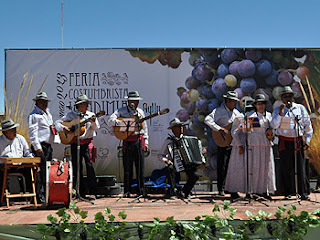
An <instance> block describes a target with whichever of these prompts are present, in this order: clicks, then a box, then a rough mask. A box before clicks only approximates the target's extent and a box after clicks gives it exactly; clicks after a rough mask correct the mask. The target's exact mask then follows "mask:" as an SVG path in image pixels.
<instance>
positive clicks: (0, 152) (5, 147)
mask: <svg viewBox="0 0 320 240" xmlns="http://www.w3.org/2000/svg"><path fill="white" fill-rule="evenodd" d="M0 157H10V158H21V157H33V154H32V152H31V149H30V147H29V145H28V143H27V140H26V139H25V138H24V137H23V136H22V135H20V134H17V136H16V137H15V138H14V139H12V140H10V139H8V138H7V137H6V136H5V135H4V134H2V135H1V136H0Z"/></svg>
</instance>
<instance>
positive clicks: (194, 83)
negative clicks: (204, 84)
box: [185, 77, 201, 89]
mask: <svg viewBox="0 0 320 240" xmlns="http://www.w3.org/2000/svg"><path fill="white" fill-rule="evenodd" d="M185 84H186V87H187V88H188V89H197V87H198V86H199V85H200V84H201V82H200V81H199V80H197V79H195V78H193V77H188V78H187V80H186V83H185Z"/></svg>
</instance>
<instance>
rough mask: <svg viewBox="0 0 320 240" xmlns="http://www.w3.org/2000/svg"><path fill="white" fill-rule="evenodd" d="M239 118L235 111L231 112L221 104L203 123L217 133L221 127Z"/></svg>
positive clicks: (239, 115) (237, 112) (238, 113)
mask: <svg viewBox="0 0 320 240" xmlns="http://www.w3.org/2000/svg"><path fill="white" fill-rule="evenodd" d="M241 116H242V115H241V114H240V112H239V111H238V110H237V109H233V110H232V111H231V110H230V109H229V108H228V107H227V106H226V105H225V103H223V104H221V106H220V107H218V108H216V109H213V111H212V112H211V113H210V114H209V115H207V116H206V118H205V119H204V123H205V124H207V125H208V126H209V127H210V128H212V129H213V130H214V131H217V132H218V131H219V130H220V129H221V127H222V126H226V125H228V124H230V123H232V122H233V121H234V119H235V118H236V117H241Z"/></svg>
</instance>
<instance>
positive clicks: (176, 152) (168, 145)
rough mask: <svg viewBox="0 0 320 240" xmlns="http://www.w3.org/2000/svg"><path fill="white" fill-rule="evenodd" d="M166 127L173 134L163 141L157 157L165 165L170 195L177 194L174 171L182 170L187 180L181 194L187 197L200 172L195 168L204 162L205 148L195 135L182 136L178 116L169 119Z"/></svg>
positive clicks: (181, 124)
mask: <svg viewBox="0 0 320 240" xmlns="http://www.w3.org/2000/svg"><path fill="white" fill-rule="evenodd" d="M168 129H171V131H172V133H173V135H169V137H168V138H167V139H166V140H165V141H164V143H163V145H162V147H161V150H160V152H159V154H158V158H159V160H160V161H163V162H164V163H165V164H166V165H167V171H168V172H167V179H168V182H169V184H170V188H171V191H170V195H171V196H175V195H178V194H179V193H178V192H177V189H176V182H175V179H176V172H182V171H184V172H185V173H186V175H187V182H186V184H185V185H184V186H183V188H182V193H181V195H182V197H185V198H187V197H188V196H189V195H190V193H191V190H192V188H193V187H194V185H195V183H196V182H197V181H198V180H199V177H200V174H199V172H198V171H197V168H198V167H199V166H201V165H202V164H205V158H204V156H203V154H204V153H205V151H206V150H205V148H203V147H202V145H201V141H200V140H199V139H198V138H197V137H190V136H184V134H183V130H184V127H183V123H182V122H181V121H180V120H179V119H178V118H175V119H173V120H171V121H170V124H169V127H168ZM189 150H190V151H191V152H190V153H189Z"/></svg>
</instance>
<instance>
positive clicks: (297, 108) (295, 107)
mask: <svg viewBox="0 0 320 240" xmlns="http://www.w3.org/2000/svg"><path fill="white" fill-rule="evenodd" d="M279 113H280V107H277V108H276V109H274V111H273V113H272V121H271V123H270V126H271V127H272V128H273V129H276V134H277V135H280V136H284V137H296V131H295V130H294V129H295V124H294V120H291V121H290V124H289V128H290V129H293V130H284V129H279V127H280V124H281V121H282V119H283V117H290V118H294V115H295V116H297V117H298V119H300V120H299V123H300V126H301V127H302V128H303V129H300V127H299V136H303V135H304V136H305V138H306V142H307V144H309V143H310V141H311V137H312V133H313V129H312V125H311V121H310V116H309V114H308V112H307V109H306V108H305V107H304V106H303V105H301V104H297V103H292V107H291V108H290V110H289V109H288V108H287V107H285V108H284V113H283V115H282V116H280V115H279Z"/></svg>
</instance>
